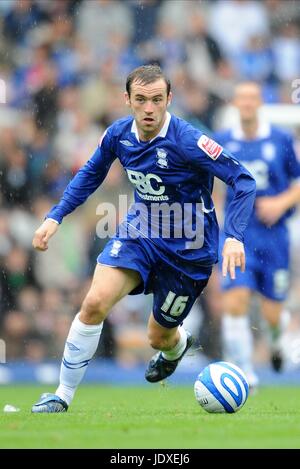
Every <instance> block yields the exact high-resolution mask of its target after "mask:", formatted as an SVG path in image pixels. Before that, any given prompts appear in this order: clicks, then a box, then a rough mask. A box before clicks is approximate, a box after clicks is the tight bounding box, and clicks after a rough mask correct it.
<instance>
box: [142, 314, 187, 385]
mask: <svg viewBox="0 0 300 469" xmlns="http://www.w3.org/2000/svg"><path fill="white" fill-rule="evenodd" d="M148 338H149V343H150V345H151V347H152V348H154V349H156V350H159V352H158V353H157V354H156V355H154V356H153V357H152V359H151V360H150V363H149V365H148V368H147V370H146V373H145V377H146V379H147V381H150V382H151V383H155V382H157V381H161V380H162V379H165V378H167V377H168V376H170V375H171V374H172V373H174V371H175V369H176V368H177V365H178V364H179V362H180V360H181V359H182V358H183V356H184V354H185V353H186V352H187V350H188V349H189V348H190V347H191V345H192V343H193V337H192V335H191V334H190V333H189V332H188V331H186V330H185V329H184V328H183V327H182V326H180V327H173V328H172V329H168V328H166V327H163V326H161V325H160V324H158V322H156V320H155V319H154V316H153V313H151V315H150V318H149V321H148Z"/></svg>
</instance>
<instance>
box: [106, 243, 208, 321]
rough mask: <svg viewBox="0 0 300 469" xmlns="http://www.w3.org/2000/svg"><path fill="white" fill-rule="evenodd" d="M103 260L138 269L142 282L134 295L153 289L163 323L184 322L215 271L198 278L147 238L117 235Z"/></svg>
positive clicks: (158, 317)
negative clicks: (165, 256) (179, 267)
mask: <svg viewBox="0 0 300 469" xmlns="http://www.w3.org/2000/svg"><path fill="white" fill-rule="evenodd" d="M97 262H98V263H99V264H104V265H109V266H112V267H121V268H126V269H132V270H136V271H138V272H139V273H140V275H141V277H142V283H141V284H140V285H139V286H138V287H137V288H135V289H134V290H133V291H132V292H131V293H130V295H137V294H139V293H145V294H146V295H147V294H149V293H153V315H154V318H155V320H156V321H157V322H158V323H159V324H160V325H161V326H163V327H166V328H172V327H177V326H178V325H180V324H181V323H182V322H183V320H184V319H185V318H186V317H187V315H188V314H189V312H190V310H191V308H192V306H193V304H194V302H195V301H196V299H197V298H198V296H199V295H200V293H201V292H202V291H203V289H204V288H205V286H206V285H207V282H208V280H209V277H210V273H211V271H209V269H204V272H203V278H202V279H201V280H194V279H192V278H191V277H188V276H187V275H185V274H184V273H183V272H181V271H180V270H177V269H176V268H174V267H173V266H172V265H170V264H168V263H167V262H166V261H165V260H163V259H162V258H161V257H160V255H159V250H158V249H156V246H155V245H154V244H153V243H152V242H151V241H149V240H147V239H145V238H137V239H122V240H121V239H120V238H113V239H111V240H110V241H109V242H108V243H107V244H106V246H105V248H104V250H103V251H102V253H101V254H100V255H99V256H98V258H97Z"/></svg>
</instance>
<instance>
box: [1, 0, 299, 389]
mask: <svg viewBox="0 0 300 469" xmlns="http://www.w3.org/2000/svg"><path fill="white" fill-rule="evenodd" d="M299 33H300V8H299V4H298V2H297V1H289V0H282V1H280V0H265V1H259V2H258V1H247V0H244V1H242V0H233V1H229V0H226V1H218V0H216V1H197V0H195V1H189V0H183V1H180V0H174V1H173V0H167V1H166V0H144V1H137V0H128V1H118V0H73V1H72V0H70V1H68V0H51V1H48V0H40V1H38V0H36V1H34V0H21V1H14V0H1V2H0V79H1V80H4V81H5V83H6V91H7V100H6V104H0V188H1V191H0V339H1V346H2V351H3V348H4V346H5V347H6V362H7V364H6V365H5V364H2V365H0V382H3V383H5V382H9V381H10V380H11V379H16V380H18V379H21V380H36V379H39V380H42V381H43V380H44V381H45V380H46V381H47V380H48V381H51V380H52V379H53V380H54V381H55V380H56V379H57V368H55V369H54V372H53V369H52V368H49V367H48V368H47V367H46V368H45V367H44V368H42V369H41V368H39V370H40V372H39V373H36V367H35V366H34V367H32V366H31V365H32V364H33V365H37V366H39V364H40V363H51V362H52V361H53V360H59V359H60V357H61V354H62V351H63V346H64V342H65V338H66V335H67V332H68V330H69V325H70V322H71V320H72V318H73V316H74V314H75V313H76V312H77V311H78V309H79V307H80V304H81V301H82V299H83V297H84V294H85V292H86V291H87V288H88V286H89V282H90V278H91V275H92V272H93V269H94V265H95V259H96V256H97V254H98V253H99V252H100V251H101V249H102V247H103V245H104V243H105V240H103V239H99V238H98V237H97V236H96V231H95V228H96V223H97V221H98V220H99V216H98V215H96V208H97V206H98V204H99V203H101V202H107V201H109V202H112V203H114V204H116V206H117V203H118V194H119V193H122V194H126V193H127V194H131V192H132V191H131V188H130V187H129V185H128V182H127V180H126V177H125V173H124V172H123V170H122V168H121V167H120V166H119V165H118V164H114V166H113V167H112V168H111V170H110V172H109V175H108V177H107V179H106V181H105V183H104V184H103V186H102V188H101V189H100V190H99V191H97V193H96V194H94V195H93V196H92V197H91V198H90V199H89V200H88V202H86V203H85V205H84V206H83V207H81V208H79V209H78V210H77V211H76V212H75V213H74V214H72V215H70V216H69V217H67V218H66V219H65V221H64V222H63V224H62V226H61V228H60V230H59V232H58V234H57V235H56V237H55V238H54V239H53V240H51V243H50V249H49V251H48V252H46V253H43V254H41V253H36V252H33V250H32V248H31V240H32V235H33V233H34V230H35V229H36V228H37V227H38V226H39V224H40V222H41V220H42V219H43V217H44V215H45V213H46V212H47V211H48V209H49V208H50V206H51V205H53V204H54V203H55V202H56V201H57V200H58V199H59V198H60V196H61V194H62V191H63V189H64V188H65V186H66V185H67V183H68V181H69V180H70V178H71V177H72V175H73V174H74V173H75V172H76V171H77V170H78V168H79V167H80V166H81V165H82V164H83V163H84V162H85V161H86V160H87V159H88V157H89V155H90V154H91V153H92V151H93V149H94V148H95V146H96V145H97V142H98V140H99V138H100V136H101V134H102V132H103V130H104V129H105V128H106V127H107V126H108V125H109V124H110V123H111V122H112V121H113V120H114V119H116V118H118V117H121V116H123V115H125V114H127V109H126V108H125V106H124V104H123V103H124V100H123V96H122V93H123V90H124V82H125V78H126V76H127V74H128V73H129V72H130V71H131V70H132V68H134V67H136V66H138V65H141V64H145V63H152V62H158V63H160V65H161V66H162V67H163V69H164V71H165V72H166V73H167V74H168V75H169V77H170V78H171V82H172V86H173V91H174V101H173V105H172V112H174V113H176V114H178V115H180V116H182V117H183V118H185V119H187V120H189V121H190V122H191V123H193V124H194V125H196V126H199V127H201V128H206V129H210V130H215V129H216V128H218V127H219V126H220V125H222V124H223V125H224V124H225V125H226V123H227V121H226V120H225V123H224V118H222V116H223V111H224V108H225V107H226V106H227V104H228V103H229V101H230V98H231V96H232V91H233V88H234V85H235V83H237V82H238V81H239V80H242V79H253V80H256V81H258V82H259V83H261V84H262V87H263V95H264V99H265V102H266V104H267V109H268V110H269V114H270V115H271V117H276V116H277V117H278V116H280V109H281V107H280V106H282V105H285V106H287V108H285V109H286V113H285V116H287V117H288V116H289V115H290V113H292V111H291V109H294V108H295V107H296V105H297V103H295V102H294V103H293V101H292V93H293V87H292V86H293V85H292V84H293V82H294V80H295V79H297V78H300V39H299V37H300V34H299ZM278 106H279V107H278ZM272 109H274V110H275V109H276V113H275V111H274V113H273V112H272ZM298 109H299V104H298ZM279 120H280V119H279ZM286 124H289V125H290V126H291V129H290V130H291V131H292V132H293V133H294V135H295V137H298V139H299V137H300V119H298V126H297V125H293V121H292V119H291V120H290V121H289V119H288V118H287V119H286V122H285V125H286ZM297 142H298V143H297V144H298V146H299V140H298V141H297ZM298 154H300V151H299V152H298ZM222 191H223V188H222V185H221V184H217V188H216V192H215V201H216V205H217V206H218V207H219V206H220V205H221V200H222ZM219 214H221V210H220V209H219ZM220 216H221V215H220ZM299 228H300V219H299V216H298V215H296V216H295V217H294V218H293V220H292V222H291V234H292V259H293V262H292V288H291V292H290V296H289V300H288V304H287V306H288V309H289V310H290V312H291V315H292V321H291V325H290V326H289V331H288V333H287V334H286V346H287V359H288V369H289V370H290V371H292V372H293V371H297V368H299V363H300V332H299V331H300V249H299V248H300V240H299V235H298V233H299ZM150 308H151V297H150V296H147V297H145V296H140V297H134V298H132V297H127V298H125V299H124V300H123V301H122V302H121V303H119V304H118V305H117V306H116V307H115V308H114V310H113V312H112V314H111V315H110V317H109V319H108V320H107V321H106V323H105V328H104V332H103V334H102V340H101V343H100V346H99V349H98V351H97V356H98V357H102V358H105V359H106V361H105V362H104V361H103V363H105V366H106V368H105V366H104V365H102V368H101V372H99V373H98V374H97V379H98V380H101V379H102V380H105V379H106V380H108V381H109V380H113V378H112V376H113V374H112V370H113V369H114V364H119V365H121V366H122V367H123V368H124V367H125V369H128V367H131V369H132V370H133V369H135V368H134V367H135V365H141V366H143V367H144V363H145V362H146V361H147V360H148V359H149V357H150V356H151V355H152V351H151V350H150V347H149V346H148V344H147V340H146V333H145V327H146V321H147V318H148V314H149V312H150ZM221 312H222V303H221V299H220V293H219V288H218V277H217V275H216V274H215V275H214V276H213V278H212V279H211V281H210V284H209V287H208V288H207V290H206V293H205V295H204V296H202V298H201V301H199V302H198V303H197V304H196V305H195V307H194V308H193V311H192V313H191V315H190V318H189V326H188V327H189V328H190V329H192V331H193V333H194V334H195V335H196V336H197V337H198V339H199V341H200V343H201V344H202V347H203V348H202V350H200V351H197V352H195V356H194V359H195V360H196V367H198V369H199V368H200V367H201V366H202V365H201V363H203V362H204V361H205V360H207V359H208V360H211V359H213V358H219V357H220V344H219V335H218V332H219V324H220V315H221ZM253 324H254V333H255V336H256V361H257V362H258V363H259V364H260V365H261V367H263V366H264V367H265V368H266V370H268V352H267V347H266V342H265V339H264V334H263V332H262V331H263V323H262V322H261V320H260V319H259V315H258V313H257V308H256V305H255V303H254V305H253ZM203 352H204V354H203ZM2 358H3V354H2ZM0 361H1V360H0ZM2 361H4V360H2ZM95 363H96V362H95ZM266 370H265V371H266ZM270 373H271V372H270V370H269V371H267V372H266V373H264V374H263V376H264V377H266V376H267V377H268V379H272V373H271V374H270ZM88 376H89V375H88ZM134 376H136V379H137V380H139V377H141V376H142V375H141V374H139V373H138V372H137V373H136V375H134V374H133V373H131V375H130V378H129V377H128V374H126V373H125V374H124V380H125V379H127V380H129V379H130V380H134ZM179 376H180V375H179ZM284 376H289V379H291V375H287V374H284V375H283V379H284ZM95 379H96V378H95ZM118 379H121V380H122V378H120V375H119V376H118ZM274 379H275V378H274ZM276 379H277V380H278V378H276ZM298 380H299V378H298Z"/></svg>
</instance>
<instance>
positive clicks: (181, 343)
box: [32, 65, 255, 412]
mask: <svg viewBox="0 0 300 469" xmlns="http://www.w3.org/2000/svg"><path fill="white" fill-rule="evenodd" d="M170 88H171V85H170V82H169V80H168V79H167V78H166V77H165V76H164V75H163V73H162V71H161V69H160V68H159V67H158V66H156V65H147V66H142V67H139V68H137V69H135V70H134V71H133V72H131V73H130V75H129V76H128V78H127V82H126V93H125V99H126V103H127V105H128V106H129V107H130V109H131V111H132V114H133V116H128V117H125V118H122V119H119V120H117V121H116V122H115V123H113V124H112V125H111V126H110V127H109V128H108V129H107V130H106V132H105V133H104V135H103V136H102V139H101V142H100V144H99V146H98V148H97V149H96V151H95V153H94V154H93V156H92V157H91V159H90V160H89V161H88V162H87V163H86V164H85V165H84V166H83V167H82V168H81V169H80V170H79V172H78V173H77V174H76V176H75V177H74V178H73V180H72V181H71V182H70V184H69V185H68V186H67V188H66V190H65V192H64V194H63V197H62V199H61V200H60V202H59V204H58V205H56V206H54V207H53V208H52V209H51V211H50V212H49V213H48V214H47V216H46V220H45V221H44V222H43V224H42V225H41V226H40V228H38V230H37V231H36V232H35V235H34V238H33V246H34V248H36V249H38V250H41V251H45V250H46V249H48V242H49V239H50V238H51V236H53V235H54V234H55V232H56V231H57V230H58V228H59V224H60V223H61V222H62V220H63V217H65V216H66V215H67V214H68V213H70V212H72V211H73V210H74V209H75V208H76V207H78V206H79V205H80V204H82V203H83V202H84V201H85V200H86V199H87V197H88V196H89V195H90V194H91V193H92V192H94V191H95V190H96V189H97V188H98V187H99V186H100V184H101V183H102V181H103V180H104V178H105V176H106V174H107V172H108V170H109V168H110V166H111V164H112V162H113V161H114V159H115V158H119V160H120V162H121V164H122V165H123V167H124V168H125V170H126V172H127V175H128V178H129V180H130V181H131V183H132V184H133V186H134V188H135V203H134V204H133V206H132V207H130V209H129V211H128V214H127V216H126V218H125V220H124V222H122V223H121V224H120V225H119V227H118V229H117V232H116V235H115V236H114V238H113V239H111V240H110V241H109V242H108V243H107V244H106V246H105V248H104V250H103V252H102V253H101V254H100V255H99V257H98V259H97V266H96V269H95V273H94V278H93V281H92V285H91V288H90V290H89V292H88V293H87V296H86V297H85V299H84V301H83V304H82V307H81V310H80V312H79V313H78V314H77V315H76V317H75V319H74V321H73V323H72V325H71V328H70V332H69V335H68V337H67V340H66V345H65V349H64V354H63V359H62V364H61V373H60V384H59V386H58V388H57V390H56V392H55V394H50V393H47V394H43V395H42V396H41V399H40V401H39V402H37V403H36V404H35V405H34V406H33V407H32V412H65V411H66V410H67V409H68V406H69V405H70V403H71V401H72V399H73V397H74V394H75V391H76V388H77V386H78V385H79V383H80V382H81V380H82V378H83V376H84V373H85V371H86V369H87V365H88V363H89V362H90V360H91V359H92V357H93V355H94V353H95V351H96V348H97V345H98V341H99V338H100V334H101V330H102V323H103V321H104V319H105V317H106V316H107V314H108V313H109V311H110V309H111V308H112V306H113V305H114V304H115V303H116V302H118V301H119V300H120V299H121V298H122V297H124V296H125V295H127V294H137V293H140V292H144V293H146V294H147V293H149V292H153V295H154V301H153V311H152V313H151V315H150V318H149V322H148V337H149V342H150V345H151V346H152V347H153V348H154V349H156V350H158V352H157V353H156V354H155V355H154V356H153V358H152V359H151V361H150V363H149V365H148V368H147V370H146V374H145V377H146V379H147V380H148V381H150V382H157V381H160V380H162V379H164V378H166V377H168V376H170V375H171V374H172V373H173V372H174V371H175V369H176V367H177V365H178V363H179V362H180V360H181V359H182V357H183V356H184V354H185V353H186V351H187V350H188V349H189V348H190V346H191V345H192V341H193V339H192V336H191V334H190V333H189V332H187V331H186V330H185V329H184V327H183V326H182V322H183V320H184V319H185V317H186V316H187V315H188V313H189V311H190V309H191V307H192V305H193V303H194V301H195V300H196V298H197V297H198V296H199V295H200V293H201V292H202V290H203V289H204V287H205V286H206V284H207V282H208V279H209V276H210V274H211V270H212V267H213V265H214V264H215V263H216V261H217V258H218V236H219V235H218V224H217V219H216V215H215V210H214V206H213V203H212V199H211V192H212V188H213V179H214V176H217V177H218V178H220V179H222V180H223V181H224V182H225V183H227V184H229V185H230V186H231V187H232V190H233V192H234V196H233V198H232V201H231V203H230V210H229V214H228V217H227V219H226V222H225V232H226V237H227V240H226V242H225V244H224V249H223V273H224V275H226V273H227V272H229V274H230V276H231V277H232V278H234V276H235V267H236V266H239V267H241V268H242V269H243V270H244V269H245V254H244V245H243V239H244V230H245V228H246V225H247V223H248V220H249V217H250V215H251V212H252V209H253V203H254V200H255V181H254V179H253V177H252V176H251V174H250V173H249V172H248V171H247V170H246V169H245V168H244V167H243V166H242V165H241V164H240V163H238V162H237V161H236V160H235V159H234V158H232V157H231V156H230V155H229V154H228V153H227V152H225V151H224V150H223V149H222V147H221V146H220V145H219V144H217V143H216V142H215V141H213V140H211V139H210V138H208V137H207V136H205V135H204V134H203V133H202V132H201V131H199V130H197V129H195V128H193V127H192V126H191V125H189V124H188V123H187V122H185V121H184V120H181V119H179V118H177V117H176V116H174V115H170V114H169V113H168V112H167V107H168V105H169V104H170V102H171V98H172V93H171V90H170ZM166 209H167V210H166ZM168 211H169V215H170V212H171V211H172V214H171V215H172V216H168ZM161 215H162V216H161ZM182 215H184V216H182ZM162 219H163V220H162ZM137 220H138V222H137ZM168 225H169V226H168ZM197 226H198V228H197ZM168 228H169V229H168Z"/></svg>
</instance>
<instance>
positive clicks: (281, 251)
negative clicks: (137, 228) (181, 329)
mask: <svg viewBox="0 0 300 469" xmlns="http://www.w3.org/2000/svg"><path fill="white" fill-rule="evenodd" d="M234 105H235V106H236V108H237V110H238V112H239V118H240V119H239V120H240V123H239V125H238V126H236V127H235V128H233V129H230V130H226V131H224V132H220V133H218V134H216V138H217V139H218V141H219V142H220V143H221V144H222V145H224V146H225V148H227V149H228V150H229V151H231V152H232V153H233V155H234V156H235V157H236V158H237V159H238V160H239V161H241V162H242V163H243V165H245V166H246V167H247V168H248V170H249V171H250V172H251V174H252V175H253V176H254V178H255V180H256V186H257V198H256V202H255V211H254V214H253V216H252V217H251V219H250V222H249V226H248V228H247V231H246V233H245V246H246V255H247V271H246V272H245V273H241V272H237V278H236V280H235V281H234V282H232V281H231V280H230V279H228V278H227V279H226V280H224V282H223V286H224V288H225V293H224V308H225V315H224V318H223V324H222V328H223V344H224V354H225V357H226V359H228V360H230V361H232V362H234V363H236V364H237V365H239V366H240V367H241V368H242V369H243V370H244V371H245V372H246V373H247V375H248V379H249V382H250V384H251V385H252V386H255V385H256V384H257V376H256V375H255V373H254V370H253V364H252V349H253V343H252V342H253V339H252V333H251V330H250V327H249V320H248V317H247V316H246V314H247V312H248V310H249V303H250V298H251V294H252V292H257V293H259V294H260V300H261V301H260V304H261V311H262V314H263V316H264V318H265V319H266V320H267V323H268V324H269V326H270V343H271V358H272V364H273V367H274V369H275V370H279V369H280V368H281V365H282V356H281V351H280V341H279V338H280V333H281V320H280V319H281V312H282V310H283V301H284V300H285V298H286V296H287V293H288V287H289V233H288V228H287V226H286V221H287V219H288V217H289V216H290V215H291V214H292V208H293V207H294V206H295V204H297V203H298V202H299V201H300V180H299V177H300V165H299V163H298V161H297V158H296V155H295V152H294V149H293V142H292V138H291V136H289V135H288V134H287V133H286V132H284V131H283V130H280V129H278V128H277V127H274V126H271V125H270V124H268V122H266V121H264V120H262V118H261V117H260V115H259V109H260V107H261V105H262V98H261V89H260V87H259V85H257V84H256V83H254V82H245V83H241V84H239V85H238V86H237V87H236V90H235V96H234ZM231 198H232V191H231V189H230V188H229V189H228V192H227V200H226V207H227V209H228V203H230V200H231Z"/></svg>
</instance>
